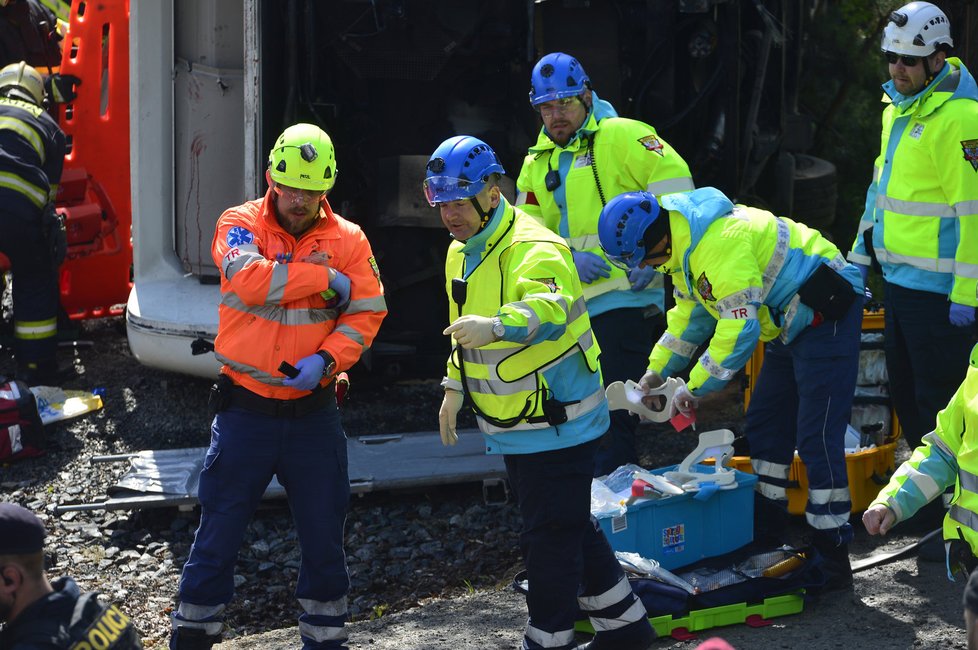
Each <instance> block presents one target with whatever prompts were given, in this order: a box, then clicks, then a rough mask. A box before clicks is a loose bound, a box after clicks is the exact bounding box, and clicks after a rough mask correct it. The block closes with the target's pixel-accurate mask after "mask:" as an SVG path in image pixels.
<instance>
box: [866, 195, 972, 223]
mask: <svg viewBox="0 0 978 650" xmlns="http://www.w3.org/2000/svg"><path fill="white" fill-rule="evenodd" d="M876 207H878V208H883V209H884V210H886V211H887V212H896V213H897V214H905V215H907V216H910V217H939V218H941V219H953V218H955V217H956V216H958V215H957V214H956V213H955V210H954V208H953V207H952V206H950V205H948V204H947V203H932V202H930V201H906V200H903V199H894V198H892V197H890V196H887V195H885V194H877V195H876Z"/></svg>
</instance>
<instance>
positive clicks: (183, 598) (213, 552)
mask: <svg viewBox="0 0 978 650" xmlns="http://www.w3.org/2000/svg"><path fill="white" fill-rule="evenodd" d="M268 164H269V167H268V171H267V172H266V180H267V181H268V185H269V190H268V191H267V192H266V193H265V196H264V198H262V199H258V200H255V201H249V202H248V203H245V204H244V205H241V206H238V207H235V208H231V209H229V210H227V211H226V212H225V213H224V214H223V215H221V218H220V219H219V220H218V223H217V231H216V234H215V236H214V242H213V244H212V248H211V251H212V254H213V257H214V262H215V263H216V264H217V266H218V267H219V268H220V269H221V305H220V308H219V309H220V321H219V324H218V333H217V340H216V341H215V349H216V354H217V358H218V359H220V360H221V362H222V363H223V364H224V367H223V368H222V369H221V378H220V380H219V381H218V385H217V386H215V390H214V403H213V404H212V406H213V407H214V408H215V410H216V411H217V413H216V415H215V417H214V422H213V424H212V426H211V445H210V448H209V449H208V451H207V456H206V458H205V460H204V468H203V470H202V471H201V473H200V483H199V488H198V496H199V498H200V504H201V518H200V527H199V528H198V529H197V534H196V537H195V539H194V544H193V547H192V548H191V550H190V555H189V557H188V558H187V563H186V565H185V566H184V569H183V576H182V578H181V580H180V593H179V599H180V606H179V608H178V609H177V611H176V612H175V613H174V615H173V634H172V635H171V639H170V647H171V648H209V647H211V645H213V644H214V643H217V642H218V641H219V640H220V632H221V628H222V626H223V621H222V618H223V612H224V609H225V607H226V605H227V603H228V602H229V601H230V600H231V597H232V595H233V591H234V571H233V569H234V562H235V558H236V555H237V551H238V548H239V547H240V545H241V541H242V538H243V535H244V531H245V527H246V526H247V524H248V521H249V520H250V518H251V515H252V513H253V512H254V510H255V508H256V507H257V505H258V502H259V500H260V499H261V496H262V494H263V493H264V491H265V488H266V487H267V486H268V483H269V481H270V480H271V478H272V476H277V477H278V480H279V482H280V483H281V484H282V486H283V487H284V488H285V490H286V493H287V495H288V499H289V506H290V508H291V510H292V514H293V517H294V519H295V521H296V529H297V532H298V536H299V544H300V546H301V549H302V564H301V566H300V568H299V579H298V584H297V586H296V591H295V595H296V597H297V598H298V599H299V602H300V604H301V605H302V608H303V610H304V612H303V613H302V614H301V615H300V616H299V632H300V635H301V637H302V642H303V648H345V647H346V645H345V643H346V632H345V631H344V627H343V626H344V623H345V620H346V614H347V602H346V596H347V592H348V590H349V586H350V582H349V577H348V576H347V572H346V559H345V557H344V553H343V524H344V521H345V519H346V510H347V502H348V501H349V496H350V483H349V477H348V472H347V453H346V435H345V434H344V432H343V428H342V425H341V423H340V419H339V414H338V412H337V408H336V398H335V391H334V387H333V380H334V378H335V376H336V373H337V372H339V371H341V370H346V369H347V368H349V367H350V366H352V365H353V364H354V363H356V361H357V360H358V359H359V358H360V355H361V354H362V353H363V351H364V350H366V349H367V348H368V347H369V346H370V344H371V342H372V341H373V339H374V336H375V335H376V334H377V330H378V329H379V328H380V323H381V321H383V319H384V316H385V315H386V314H387V305H386V303H385V302H384V295H383V287H382V285H381V282H380V272H379V270H378V269H377V264H376V262H375V261H374V257H373V254H372V252H371V250H370V244H369V242H368V241H367V238H366V237H365V236H364V234H363V232H362V231H361V230H360V228H359V226H357V225H355V224H353V223H351V222H349V221H346V220H345V219H343V218H342V217H340V216H339V215H337V214H336V213H334V212H333V210H332V208H330V205H329V202H328V201H327V200H326V194H327V192H328V191H329V190H330V189H331V188H332V187H333V183H334V181H335V178H336V160H335V155H334V152H333V145H332V142H331V141H330V139H329V136H328V135H326V133H324V132H323V131H322V130H321V129H319V128H318V127H316V126H314V125H311V124H297V125H295V126H292V127H289V128H288V129H286V130H285V132H284V133H282V135H281V136H279V138H278V140H277V141H276V143H275V146H274V148H273V149H272V151H271V154H270V155H269V160H268ZM283 361H285V362H287V363H288V364H290V365H292V366H294V368H291V369H290V368H288V367H285V371H284V372H286V373H288V374H289V375H291V376H284V375H283V371H280V370H279V367H280V364H282V362H283Z"/></svg>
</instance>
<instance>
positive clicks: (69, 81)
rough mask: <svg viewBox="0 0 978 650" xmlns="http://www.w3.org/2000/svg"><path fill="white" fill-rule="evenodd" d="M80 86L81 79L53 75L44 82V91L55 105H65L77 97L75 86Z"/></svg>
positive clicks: (71, 75)
mask: <svg viewBox="0 0 978 650" xmlns="http://www.w3.org/2000/svg"><path fill="white" fill-rule="evenodd" d="M80 85H81V79H79V78H78V77H76V76H75V75H73V74H53V75H51V76H49V77H48V78H47V79H45V80H44V90H46V91H47V93H48V97H50V98H51V101H52V102H54V103H55V104H66V103H68V102H72V101H74V100H75V98H76V97H78V93H77V92H76V91H75V86H80Z"/></svg>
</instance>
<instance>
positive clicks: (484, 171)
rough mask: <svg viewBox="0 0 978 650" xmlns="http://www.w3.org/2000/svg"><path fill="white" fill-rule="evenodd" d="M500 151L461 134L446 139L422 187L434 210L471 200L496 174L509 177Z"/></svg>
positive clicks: (433, 156)
mask: <svg viewBox="0 0 978 650" xmlns="http://www.w3.org/2000/svg"><path fill="white" fill-rule="evenodd" d="M505 173H506V170H504V169H503V166H502V165H501V164H500V163H499V158H498V157H497V156H496V152H495V151H493V150H492V148H491V147H490V146H489V145H487V144H486V143H485V142H483V141H482V140H479V139H478V138H474V137H472V136H469V135H458V136H455V137H452V138H449V139H448V140H445V141H444V142H442V143H441V144H440V145H438V148H437V149H435V152H434V153H433V154H431V158H429V159H428V164H427V165H426V166H425V179H424V181H423V182H422V184H421V187H422V189H423V190H424V196H425V199H427V201H428V204H429V205H431V206H432V207H434V206H436V205H438V204H439V203H449V202H451V201H460V200H462V199H471V198H472V197H474V196H476V195H477V194H478V193H479V192H481V191H482V190H483V188H485V186H486V183H488V182H489V178H490V177H491V176H492V174H505Z"/></svg>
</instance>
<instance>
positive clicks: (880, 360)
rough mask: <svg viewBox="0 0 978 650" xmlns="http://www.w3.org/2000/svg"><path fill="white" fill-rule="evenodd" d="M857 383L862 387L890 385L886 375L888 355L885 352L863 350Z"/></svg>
mask: <svg viewBox="0 0 978 650" xmlns="http://www.w3.org/2000/svg"><path fill="white" fill-rule="evenodd" d="M856 383H857V384H858V385H860V386H878V385H880V384H887V383H889V378H888V377H887V375H886V355H885V354H884V353H883V350H861V351H860V352H859V374H858V375H857V376H856Z"/></svg>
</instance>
